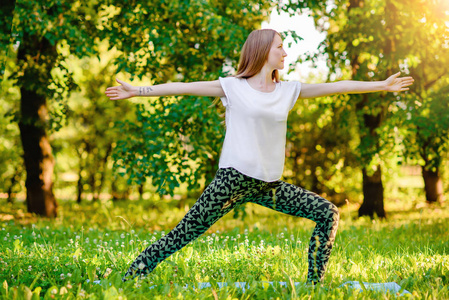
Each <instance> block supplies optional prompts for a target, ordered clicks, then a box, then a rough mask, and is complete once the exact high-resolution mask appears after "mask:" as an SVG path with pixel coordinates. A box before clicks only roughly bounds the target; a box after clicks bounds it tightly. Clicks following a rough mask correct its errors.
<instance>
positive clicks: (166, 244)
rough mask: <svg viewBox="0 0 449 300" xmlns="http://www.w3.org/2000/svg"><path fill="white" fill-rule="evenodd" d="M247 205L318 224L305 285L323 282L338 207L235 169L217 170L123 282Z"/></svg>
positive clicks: (282, 183) (335, 225)
mask: <svg viewBox="0 0 449 300" xmlns="http://www.w3.org/2000/svg"><path fill="white" fill-rule="evenodd" d="M274 192H275V195H273V193H274ZM246 202H253V203H257V204H259V205H262V206H265V207H268V208H271V209H274V210H276V211H280V212H283V213H285V214H289V215H293V216H298V217H303V218H307V219H310V220H312V221H314V222H316V227H315V229H314V231H313V234H312V238H311V239H310V244H309V255H308V261H309V268H308V274H307V282H309V283H316V282H319V281H321V280H322V278H323V277H324V271H325V270H326V265H327V262H328V260H329V256H330V252H331V250H332V245H333V242H334V240H335V234H336V232H337V226H338V219H339V214H338V209H337V207H336V206H335V205H333V204H332V203H330V202H329V201H327V200H326V199H324V198H322V197H320V196H318V195H316V194H314V193H312V192H309V191H306V190H304V189H302V188H300V187H297V186H294V185H291V184H288V183H285V182H283V181H280V180H278V181H275V182H264V181H261V180H258V179H254V178H251V177H248V176H246V175H243V174H242V173H240V172H238V171H237V170H235V169H233V168H226V169H219V170H218V171H217V174H216V176H215V178H214V180H213V181H212V182H211V183H210V184H209V186H207V188H206V189H205V190H204V192H203V194H202V195H201V196H200V198H199V199H198V201H197V202H196V203H195V204H194V205H193V206H192V208H191V209H190V210H189V211H188V212H187V214H186V215H185V216H184V218H183V219H182V220H181V222H179V224H178V225H176V227H175V228H174V229H173V230H172V231H170V232H169V233H168V234H167V235H165V236H163V237H162V238H161V239H159V240H158V241H156V242H155V243H154V244H152V245H150V246H149V247H148V248H146V249H145V250H144V251H143V252H142V253H140V254H139V256H138V257H137V258H136V260H135V261H134V262H133V263H132V264H131V266H130V268H129V270H128V272H126V274H125V277H124V280H126V279H128V278H131V277H135V276H138V275H145V274H148V273H150V272H151V271H153V269H154V268H155V267H156V266H157V264H158V263H159V262H161V261H163V260H164V259H166V258H167V257H168V256H170V255H171V254H173V253H174V252H176V251H178V250H179V249H181V248H182V247H184V246H185V245H187V244H188V243H190V242H191V241H193V240H195V239H196V238H198V237H199V236H200V235H202V234H203V233H204V232H206V230H207V229H209V228H210V227H211V226H212V225H213V224H214V223H215V222H217V221H218V220H219V219H220V218H221V217H223V216H224V215H226V214H227V213H228V212H229V211H231V210H232V209H233V208H234V207H235V206H236V205H239V204H243V203H246Z"/></svg>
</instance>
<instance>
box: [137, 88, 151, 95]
mask: <svg viewBox="0 0 449 300" xmlns="http://www.w3.org/2000/svg"><path fill="white" fill-rule="evenodd" d="M152 91H153V89H152V88H151V87H150V86H142V87H140V88H139V96H147V95H148V94H149V93H150V92H152Z"/></svg>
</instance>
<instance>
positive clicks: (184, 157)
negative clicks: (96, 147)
mask: <svg viewBox="0 0 449 300" xmlns="http://www.w3.org/2000/svg"><path fill="white" fill-rule="evenodd" d="M114 5H115V6H121V5H122V3H121V2H118V3H117V2H114ZM272 8H273V2H270V1H237V0H231V1H226V2H223V1H187V2H186V1H170V2H161V1H156V2H150V3H140V2H139V3H135V5H134V4H127V5H126V6H125V5H123V6H121V9H120V10H117V11H116V12H115V14H116V17H115V18H116V20H117V21H116V24H114V23H111V24H105V30H106V31H107V32H110V33H109V34H108V35H110V36H111V37H112V38H111V39H110V43H111V46H114V47H116V48H117V49H118V50H120V51H121V52H123V56H122V57H121V58H120V59H119V61H118V64H119V70H125V71H126V72H129V73H131V74H138V75H137V76H138V77H139V78H144V77H146V79H145V81H146V82H147V84H158V83H163V82H167V81H179V80H182V81H195V80H216V79H218V77H219V76H226V75H227V74H228V72H229V71H231V70H232V68H233V67H235V66H236V62H237V60H238V57H239V54H240V49H241V47H242V45H243V42H244V40H245V39H246V37H247V35H248V34H249V33H250V32H251V31H252V30H253V29H256V28H258V27H259V26H260V24H261V22H262V21H263V20H265V19H267V18H268V16H269V13H270V11H271V9H272ZM125 16H130V17H129V18H125ZM227 70H228V72H227ZM212 100H213V99H209V98H204V97H165V98H158V99H157V100H154V99H153V100H150V101H151V102H149V103H148V104H142V105H139V106H138V110H137V122H132V121H126V120H125V121H123V122H122V123H121V130H122V132H123V134H122V136H123V137H124V138H123V139H122V140H121V141H120V142H119V143H118V144H117V147H116V151H115V152H114V157H115V161H116V167H117V168H118V169H119V170H121V171H122V172H123V173H126V174H128V175H129V176H130V178H131V180H132V181H135V182H137V183H139V182H141V181H142V180H143V179H144V178H145V177H150V178H151V179H152V183H153V184H154V185H155V186H156V187H158V189H159V191H160V192H163V193H165V192H169V193H173V190H174V188H176V187H178V186H180V184H181V183H185V186H186V187H187V190H188V191H198V190H200V187H201V185H202V184H203V182H204V181H206V182H208V181H210V180H211V179H212V178H213V176H214V175H215V171H216V168H217V165H218V157H219V153H220V148H221V142H222V140H223V137H224V132H225V128H224V125H223V124H222V121H223V119H222V118H220V116H219V115H220V113H222V112H223V110H221V111H220V107H221V105H219V104H218V102H217V101H215V102H213V101H212ZM213 103H215V104H213Z"/></svg>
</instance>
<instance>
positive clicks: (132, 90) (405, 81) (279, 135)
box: [106, 29, 413, 283]
mask: <svg viewBox="0 0 449 300" xmlns="http://www.w3.org/2000/svg"><path fill="white" fill-rule="evenodd" d="M286 56H287V54H286V52H285V50H284V48H283V44H282V38H281V36H280V35H279V33H277V32H276V31H274V30H270V29H262V30H256V31H253V32H252V33H251V34H250V35H249V36H248V38H247V40H246V42H245V44H244V45H243V49H242V53H241V57H240V63H239V66H238V70H237V74H236V75H235V76H231V77H226V78H219V79H218V80H215V81H200V82H190V83H182V82H173V83H166V84H160V85H155V86H141V87H137V86H132V85H130V84H128V83H126V82H123V81H120V80H117V82H118V83H119V84H120V85H119V86H115V87H109V88H107V90H106V95H107V96H108V97H109V98H110V99H111V100H119V99H127V98H131V97H138V96H146V97H158V96H169V95H194V96H210V97H220V98H221V102H222V104H223V106H224V107H225V108H226V115H225V122H226V135H225V140H224V144H223V148H222V151H221V156H220V162H219V169H218V171H217V173H216V176H215V178H214V179H213V180H212V182H211V183H210V184H209V185H208V186H207V187H206V189H205V190H204V192H203V193H202V195H201V196H200V198H199V199H198V200H197V202H196V203H195V204H194V205H193V206H192V208H191V209H190V210H189V211H188V212H187V214H186V215H185V217H184V218H183V219H182V220H181V221H180V222H179V224H178V225H177V226H176V227H175V228H174V229H173V230H172V231H170V232H169V233H168V234H167V235H165V236H163V237H162V238H161V239H159V240H158V241H156V242H155V243H154V244H152V245H150V246H149V247H147V248H146V249H145V250H143V251H142V253H140V255H139V256H138V257H137V258H136V259H135V261H134V262H133V263H132V264H131V266H130V267H129V270H128V271H127V273H126V274H125V277H124V279H127V278H132V277H134V276H137V275H145V274H148V273H150V272H151V271H152V270H153V269H154V268H155V267H156V266H157V264H158V263H160V262H161V261H163V260H164V259H165V258H167V257H168V256H170V255H171V254H173V253H174V252H176V251H178V250H179V249H181V248H182V247H184V246H185V245H187V244H188V243H190V242H191V241H193V240H195V239H196V238H198V237H199V236H200V235H202V234H203V233H204V232H205V231H206V230H207V229H208V228H210V227H211V226H212V224H214V223H215V222H217V221H218V220H219V219H220V218H221V217H223V216H224V215H225V214H227V213H228V212H229V211H231V210H232V209H233V208H234V207H235V206H236V205H240V204H243V203H245V202H253V203H257V204H259V205H262V206H265V207H268V208H271V209H274V210H276V211H280V212H283V213H285V214H289V215H293V216H297V217H302V218H307V219H310V220H312V221H314V222H316V227H315V229H314V230H313V233H312V237H311V239H310V244H309V250H308V251H309V252H308V263H309V266H308V274H307V282H309V283H317V282H319V281H320V280H322V279H323V276H324V272H325V270H326V265H327V263H328V260H329V256H330V253H331V249H332V245H333V242H334V240H335V234H336V231H337V226H338V220H339V213H338V209H337V207H336V206H335V205H334V204H332V203H331V202H329V201H327V200H326V199H324V198H322V197H320V196H319V195H317V194H315V193H313V192H310V191H307V190H305V189H303V188H301V187H297V186H294V185H292V184H289V183H286V182H284V181H282V180H280V178H281V175H282V172H283V167H284V156H285V141H286V129H287V126H286V125H287V116H288V113H289V111H290V110H291V109H292V108H293V106H294V104H295V102H296V101H297V100H298V99H302V98H314V97H321V96H327V95H333V94H351V93H371V92H380V91H387V92H402V91H406V90H408V88H407V86H409V85H411V84H412V83H413V78H411V77H402V78H400V77H399V74H400V73H397V74H394V75H392V76H390V77H389V78H388V79H386V80H384V81H372V82H363V81H339V82H333V83H321V84H305V83H300V82H297V81H289V82H287V81H281V80H280V79H279V73H278V70H280V69H283V68H284V58H285V57H286Z"/></svg>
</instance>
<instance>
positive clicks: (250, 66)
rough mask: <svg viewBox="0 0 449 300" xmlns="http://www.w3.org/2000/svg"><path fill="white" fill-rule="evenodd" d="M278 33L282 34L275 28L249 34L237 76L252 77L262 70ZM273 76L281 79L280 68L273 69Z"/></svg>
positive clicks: (276, 79)
mask: <svg viewBox="0 0 449 300" xmlns="http://www.w3.org/2000/svg"><path fill="white" fill-rule="evenodd" d="M276 34H277V35H279V36H281V35H280V34H279V33H278V32H277V31H275V30H273V29H259V30H254V31H253V32H251V33H250V34H249V36H248V38H247V39H246V42H245V44H244V45H243V48H242V52H241V54H240V62H239V66H238V69H237V74H236V75H235V77H237V78H250V77H252V76H254V75H256V74H257V73H259V72H260V70H262V67H263V66H264V64H265V62H266V61H267V59H268V53H270V49H271V44H272V43H273V40H274V37H275V36H276ZM271 78H272V79H273V81H275V82H279V81H280V79H279V72H278V70H274V71H273V73H272V74H271Z"/></svg>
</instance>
